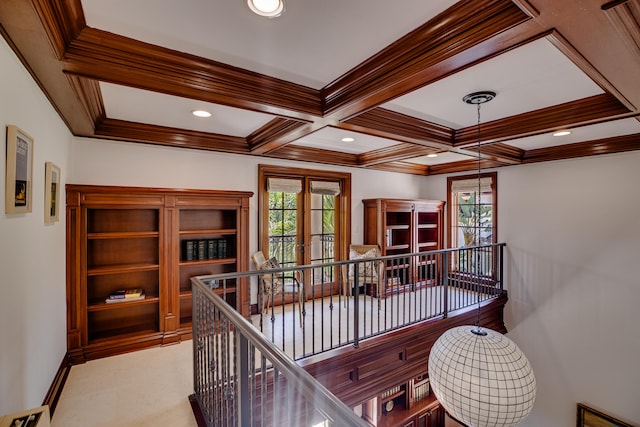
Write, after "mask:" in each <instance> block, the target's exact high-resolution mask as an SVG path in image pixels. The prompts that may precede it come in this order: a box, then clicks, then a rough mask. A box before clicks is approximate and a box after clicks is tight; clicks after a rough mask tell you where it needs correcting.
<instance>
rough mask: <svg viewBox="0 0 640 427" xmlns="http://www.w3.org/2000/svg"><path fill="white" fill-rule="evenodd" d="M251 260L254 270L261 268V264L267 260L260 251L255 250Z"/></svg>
mask: <svg viewBox="0 0 640 427" xmlns="http://www.w3.org/2000/svg"><path fill="white" fill-rule="evenodd" d="M251 261H253V264H254V265H255V266H256V270H262V266H263V265H264V263H265V262H267V260H266V259H265V257H264V254H263V253H262V251H258V252H255V253H254V254H253V255H251Z"/></svg>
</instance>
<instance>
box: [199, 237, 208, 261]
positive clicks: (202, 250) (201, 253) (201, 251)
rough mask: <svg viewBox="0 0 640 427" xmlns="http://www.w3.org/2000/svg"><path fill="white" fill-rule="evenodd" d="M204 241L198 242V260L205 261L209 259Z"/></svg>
mask: <svg viewBox="0 0 640 427" xmlns="http://www.w3.org/2000/svg"><path fill="white" fill-rule="evenodd" d="M205 243H206V242H205V241H204V240H198V259H199V260H203V259H206V258H207V246H206V244H205Z"/></svg>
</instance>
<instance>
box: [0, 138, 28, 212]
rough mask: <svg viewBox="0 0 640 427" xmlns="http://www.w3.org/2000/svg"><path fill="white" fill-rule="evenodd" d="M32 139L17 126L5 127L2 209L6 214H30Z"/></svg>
mask: <svg viewBox="0 0 640 427" xmlns="http://www.w3.org/2000/svg"><path fill="white" fill-rule="evenodd" d="M32 178H33V138H31V137H30V136H29V134H27V133H26V132H24V131H23V130H21V129H20V128H18V127H17V126H13V125H9V126H7V176H6V188H5V190H6V191H5V200H4V207H5V212H6V213H7V214H18V213H28V212H31V199H32V197H31V191H32V188H33V185H32V184H33V179H32Z"/></svg>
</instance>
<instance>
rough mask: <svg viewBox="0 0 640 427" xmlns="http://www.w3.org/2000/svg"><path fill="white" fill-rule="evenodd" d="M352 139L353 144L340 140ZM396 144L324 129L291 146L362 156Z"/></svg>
mask: <svg viewBox="0 0 640 427" xmlns="http://www.w3.org/2000/svg"><path fill="white" fill-rule="evenodd" d="M345 137H351V138H354V139H355V141H353V142H343V141H342V138H345ZM396 144H398V142H397V141H390V140H388V139H384V138H378V137H377V136H371V135H365V134H362V133H356V132H351V131H345V130H342V129H337V128H332V127H325V128H323V129H320V130H319V131H317V132H314V133H312V134H311V135H307V136H305V137H304V138H301V139H299V140H298V141H296V142H294V143H293V144H292V145H298V146H301V147H311V148H321V149H324V150H333V151H340V152H343V153H349V154H362V153H366V152H368V151H371V150H377V149H380V148H385V147H389V146H392V145H396Z"/></svg>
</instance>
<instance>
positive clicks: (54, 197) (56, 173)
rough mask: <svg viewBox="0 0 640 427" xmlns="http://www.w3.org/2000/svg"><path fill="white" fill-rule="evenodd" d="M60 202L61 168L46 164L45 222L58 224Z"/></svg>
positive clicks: (49, 163)
mask: <svg viewBox="0 0 640 427" xmlns="http://www.w3.org/2000/svg"><path fill="white" fill-rule="evenodd" d="M59 200H60V168H59V167H58V166H56V165H54V164H53V163H51V162H46V163H45V164H44V222H45V223H51V222H57V221H58V219H59V217H58V206H59Z"/></svg>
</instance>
